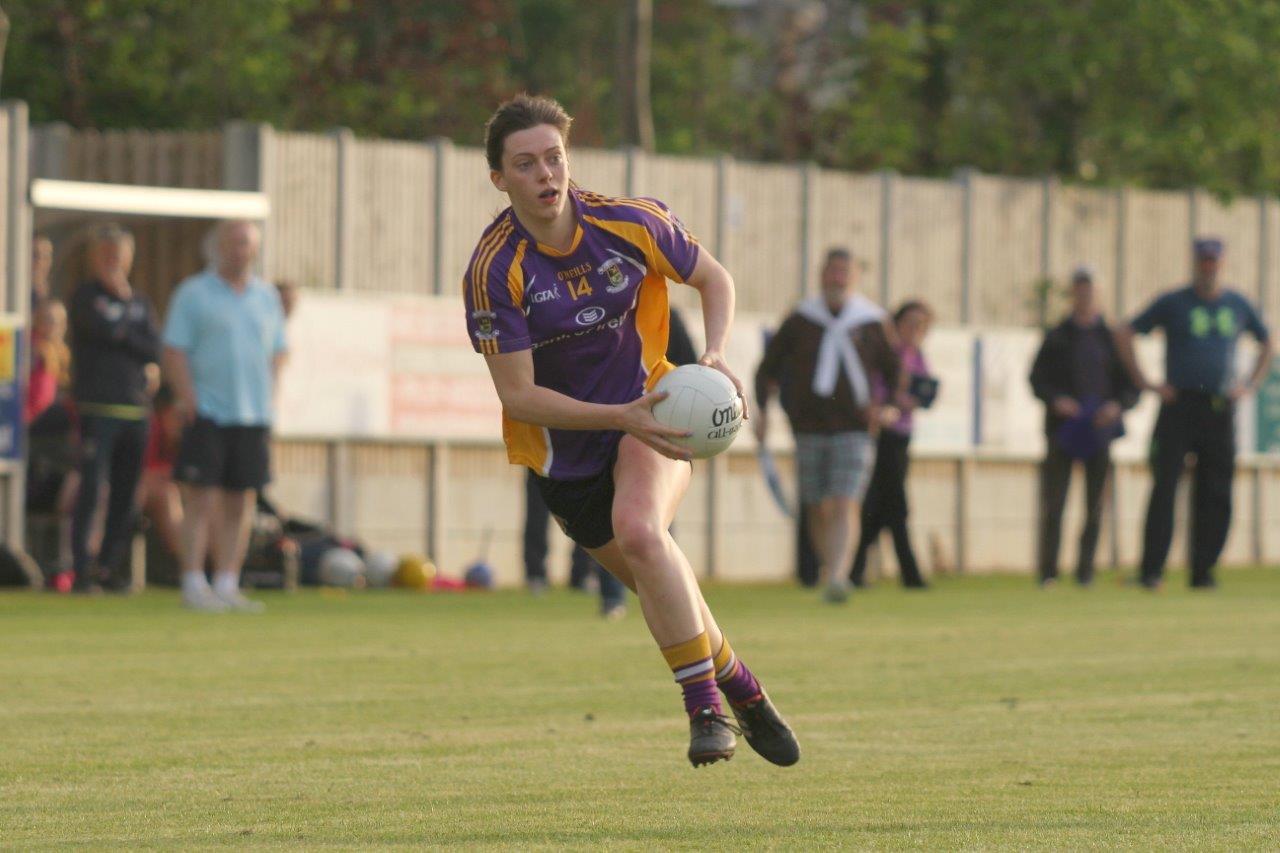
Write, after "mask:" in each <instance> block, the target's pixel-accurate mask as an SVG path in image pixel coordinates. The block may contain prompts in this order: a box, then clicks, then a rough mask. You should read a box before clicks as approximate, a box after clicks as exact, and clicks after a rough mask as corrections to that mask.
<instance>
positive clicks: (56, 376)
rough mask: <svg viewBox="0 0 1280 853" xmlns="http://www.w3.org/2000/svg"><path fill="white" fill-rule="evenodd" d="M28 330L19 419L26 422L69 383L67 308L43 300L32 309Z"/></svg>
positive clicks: (69, 354)
mask: <svg viewBox="0 0 1280 853" xmlns="http://www.w3.org/2000/svg"><path fill="white" fill-rule="evenodd" d="M35 312H36V313H35V322H34V324H33V326H32V330H31V373H30V375H29V376H28V377H27V396H26V400H25V401H24V405H23V408H22V421H23V423H25V424H27V425H30V424H31V422H32V421H34V420H35V419H36V418H38V417H39V416H40V415H41V414H43V413H44V411H45V410H46V409H48V408H49V407H50V406H52V405H53V404H54V403H55V402H56V401H57V399H58V395H59V394H61V393H62V392H63V391H64V390H66V388H67V386H68V385H69V384H70V382H71V349H70V348H69V347H68V346H67V308H66V306H65V305H63V304H62V303H61V302H59V301H58V300H56V299H45V300H43V301H42V302H40V303H39V304H38V305H37V306H36V309H35Z"/></svg>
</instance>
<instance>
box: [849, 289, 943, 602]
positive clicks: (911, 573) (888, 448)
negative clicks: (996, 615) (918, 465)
mask: <svg viewBox="0 0 1280 853" xmlns="http://www.w3.org/2000/svg"><path fill="white" fill-rule="evenodd" d="M893 321H894V325H895V327H896V329H897V332H898V343H897V345H896V349H897V351H898V356H899V358H901V360H902V370H901V371H899V377H900V381H899V383H898V387H897V388H896V389H894V391H893V393H892V394H890V392H889V389H887V388H885V387H884V385H883V384H881V385H879V387H878V388H877V389H876V391H877V392H878V396H879V398H880V400H881V401H882V402H884V403H885V406H884V408H883V409H882V410H881V411H882V413H883V420H882V429H881V430H880V437H879V439H878V441H877V443H876V467H875V471H874V472H873V473H872V475H871V484H870V486H868V487H867V497H866V499H865V500H864V501H863V504H862V534H861V537H860V539H859V541H858V550H857V552H856V554H855V555H854V558H853V571H851V572H850V573H849V580H850V581H851V582H852V583H853V585H854V586H859V587H861V586H864V585H865V584H866V580H865V573H866V568H867V549H868V548H870V547H871V546H872V545H873V544H875V542H876V540H877V539H879V538H880V532H881V531H882V530H884V529H885V528H888V529H889V532H890V533H892V534H893V548H894V551H895V552H897V555H898V576H899V578H901V580H902V585H903V586H904V587H907V588H908V589H926V588H927V587H928V584H927V583H925V580H924V578H923V577H922V576H921V574H920V566H919V564H917V563H916V557H915V553H914V552H913V551H912V550H911V537H910V536H909V535H908V533H907V511H908V510H907V466H908V463H909V457H908V454H907V450H908V448H909V447H910V445H911V429H912V426H913V423H912V413H913V412H914V411H915V409H917V408H919V406H920V400H919V399H918V398H917V397H916V396H913V395H912V394H911V393H910V389H911V387H912V380H913V378H915V377H926V378H927V377H928V376H929V366H928V364H926V363H925V360H924V354H923V353H922V352H921V350H920V346H921V344H922V343H923V342H924V338H925V335H927V334H928V333H929V326H930V325H931V324H932V323H933V311H932V310H931V309H930V308H929V306H928V305H926V304H925V303H923V302H920V301H917V300H911V301H908V302H904V303H903V304H902V306H901V307H899V308H898V311H897V313H895V314H894V315H893Z"/></svg>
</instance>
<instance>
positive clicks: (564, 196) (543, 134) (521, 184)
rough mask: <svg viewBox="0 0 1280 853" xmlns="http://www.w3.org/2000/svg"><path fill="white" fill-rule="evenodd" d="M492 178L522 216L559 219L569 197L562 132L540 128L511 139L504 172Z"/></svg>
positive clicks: (506, 145) (505, 150)
mask: <svg viewBox="0 0 1280 853" xmlns="http://www.w3.org/2000/svg"><path fill="white" fill-rule="evenodd" d="M489 177H490V179H491V180H492V181H493V185H494V186H496V187H497V188H498V189H500V190H502V191H503V192H504V193H506V194H507V196H508V197H509V198H510V199H511V206H512V207H514V208H515V209H516V210H517V211H518V212H519V213H520V214H521V215H522V216H528V217H533V218H535V219H541V220H546V221H551V220H554V219H556V217H558V216H559V215H560V214H561V213H563V212H564V209H565V203H566V202H567V200H568V196H569V158H568V155H567V154H566V153H565V150H564V139H563V138H562V137H561V136H560V131H559V130H557V129H556V128H555V127H552V126H551V125H549V124H540V125H538V126H537V127H530V128H527V129H525V130H518V131H516V132H515V133H512V134H510V135H508V136H507V138H506V139H505V140H504V141H503V150H502V170H501V171H499V172H490V173H489Z"/></svg>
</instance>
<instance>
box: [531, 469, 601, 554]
mask: <svg viewBox="0 0 1280 853" xmlns="http://www.w3.org/2000/svg"><path fill="white" fill-rule="evenodd" d="M615 459H616V457H615ZM613 463H614V460H613V459H610V460H609V464H608V465H607V466H605V469H604V470H603V471H601V472H600V473H599V474H596V475H595V476H594V477H588V478H587V479H585V480H549V479H547V478H546V477H540V476H538V475H537V474H534V475H533V481H534V482H535V483H537V485H538V491H539V492H541V493H542V499H543V500H544V501H545V502H546V504H547V509H549V510H551V516H552V518H554V519H555V520H556V523H557V524H559V525H560V529H561V530H563V531H564V532H565V535H566V536H568V537H569V538H570V539H572V540H573V541H574V542H577V543H578V544H579V545H581V546H582V547H583V548H600V547H603V546H605V545H608V544H609V543H610V542H612V541H613Z"/></svg>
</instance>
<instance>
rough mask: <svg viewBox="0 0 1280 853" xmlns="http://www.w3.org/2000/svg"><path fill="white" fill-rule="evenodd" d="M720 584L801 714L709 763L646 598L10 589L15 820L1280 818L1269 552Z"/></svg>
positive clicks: (647, 845)
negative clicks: (1060, 579) (608, 605)
mask: <svg viewBox="0 0 1280 853" xmlns="http://www.w3.org/2000/svg"><path fill="white" fill-rule="evenodd" d="M1181 580H1182V579H1181V578H1174V582H1173V583H1172V584H1171V585H1170V588H1169V590H1168V591H1167V592H1165V593H1164V594H1161V595H1149V594H1144V593H1139V592H1137V591H1134V590H1132V589H1128V588H1122V587H1119V586H1117V585H1116V584H1115V583H1114V582H1113V581H1112V580H1111V579H1110V578H1104V579H1103V580H1102V581H1100V583H1099V585H1098V588H1096V589H1094V590H1092V591H1090V592H1087V593H1085V592H1081V591H1079V590H1076V589H1073V588H1070V587H1069V586H1064V587H1063V588H1059V589H1057V590H1054V591H1051V592H1047V593H1042V592H1039V591H1037V590H1034V589H1032V588H1031V587H1030V584H1029V582H1028V581H1026V580H1023V579H1014V578H967V579H960V580H949V581H944V582H942V583H941V584H939V586H938V588H937V589H936V590H935V591H933V592H930V593H927V594H909V593H904V592H902V591H900V590H898V589H896V588H893V587H890V586H882V587H880V588H877V589H875V590H872V591H870V592H868V593H866V594H863V595H860V596H858V597H857V598H855V599H854V600H853V601H851V602H850V604H849V605H848V606H846V607H844V608H834V607H831V606H829V605H823V604H821V603H820V602H818V601H817V600H816V598H815V597H814V595H813V594H812V593H806V592H803V591H799V590H795V589H791V588H780V587H779V588H771V587H749V588H743V587H712V588H711V589H710V590H709V593H708V597H709V599H710V600H711V604H712V606H713V608H714V609H715V611H716V613H717V614H718V615H719V618H720V620H721V622H722V624H723V625H724V626H725V627H726V629H727V631H728V632H729V635H730V637H731V638H733V640H734V645H735V646H736V648H737V649H738V651H739V653H740V654H741V655H742V656H743V657H744V658H746V659H747V660H748V661H749V662H750V663H751V664H752V666H753V668H754V669H755V670H756V672H757V673H758V674H759V675H760V676H761V677H762V678H763V679H764V680H765V681H766V683H767V684H768V685H769V687H770V691H771V692H772V694H773V696H774V698H775V700H776V701H777V702H778V704H779V705H780V707H781V708H782V709H783V711H784V712H786V713H787V714H788V716H789V717H790V719H791V721H792V723H793V725H794V726H795V728H796V730H797V733H798V734H799V736H800V738H801V742H802V745H803V749H804V757H803V759H802V761H801V763H800V764H799V765H798V766H796V767H794V768H790V769H779V768H774V767H772V766H770V765H767V764H766V763H765V762H763V761H762V760H761V759H759V758H758V757H757V756H755V755H754V754H753V753H752V752H751V751H750V749H749V748H748V747H747V746H746V745H745V743H743V744H741V745H740V750H739V753H738V755H737V757H736V758H734V760H733V761H731V762H729V763H728V764H717V765H714V766H712V767H708V768H703V769H700V770H696V771H695V770H693V769H692V768H690V767H689V766H688V764H687V762H686V760H685V758H684V749H685V746H686V738H687V727H686V724H685V723H684V722H683V717H682V713H681V706H680V701H679V694H678V691H677V688H676V687H675V685H674V684H673V683H672V682H671V677H670V674H669V672H668V671H667V670H666V668H665V666H664V664H663V661H662V658H661V656H660V655H659V654H658V652H657V650H656V649H655V648H654V647H653V644H652V642H651V641H650V639H649V636H648V634H647V632H646V631H645V629H644V626H643V624H642V622H641V620H640V619H639V617H638V609H637V608H634V607H633V609H632V614H631V615H630V616H629V617H628V618H627V619H626V620H625V621H623V622H622V623H614V624H610V623H604V622H602V621H600V620H599V619H597V618H596V617H595V615H594V609H593V605H592V602H591V601H589V600H588V599H585V598H583V597H581V596H576V595H572V594H569V593H556V594H552V595H550V596H548V597H546V598H543V599H536V600H535V599H531V598H528V597H526V596H525V595H523V594H520V593H516V592H504V593H496V594H490V595H484V594H475V595H438V596H425V595H414V594H397V593H392V592H380V593H365V594H353V595H348V596H341V595H334V594H327V595H326V594H318V593H315V592H305V593H301V594H298V595H295V596H284V595H280V594H277V595H265V596H263V598H264V599H266V600H267V601H268V602H269V605H270V610H269V611H268V613H266V614H265V615H263V616H258V617H253V616H233V615H195V614H188V613H185V612H183V611H182V610H180V609H179V608H178V605H177V599H176V596H175V595H174V594H172V593H167V592H154V593H148V594H146V595H144V596H141V597H138V598H135V599H129V600H105V599H99V600H83V599H68V598H59V597H54V596H43V595H32V594H4V595H0V649H2V650H3V651H2V652H0V846H5V847H19V848H23V849H29V848H45V847H65V846H77V845H79V846H90V847H95V848H97V847H103V846H127V847H131V848H138V847H176V846H181V847H184V848H186V847H197V846H223V845H237V846H240V845H245V844H252V845H260V846H299V847H307V848H314V847H321V846H342V847H366V846H373V845H403V846H413V847H420V846H429V845H468V846H472V847H486V846H490V847H506V846H512V847H518V848H531V847H545V848H564V847H583V848H585V847H596V848H599V847H608V848H617V847H629V848H632V849H653V848H665V847H677V846H679V847H691V848H723V849H735V848H742V847H772V848H779V849H798V848H815V847H827V846H845V847H852V848H917V849H930V850H936V849H956V848H970V849H972V848H1020V849H1025V848H1053V849H1083V848H1139V849H1151V848H1182V849H1197V850H1202V849H1221V850H1243V849H1276V848H1280V607H1278V605H1280V572H1277V571H1274V570H1270V571H1264V570H1254V571H1240V572H1227V573H1225V575H1224V581H1225V583H1224V586H1223V588H1222V589H1220V590H1219V591H1217V592H1215V593H1211V594H1192V593H1190V592H1188V591H1186V590H1185V589H1184V588H1183V586H1182V584H1181Z"/></svg>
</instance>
